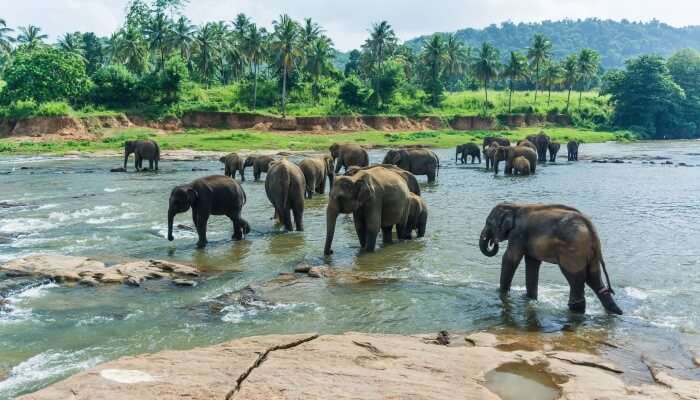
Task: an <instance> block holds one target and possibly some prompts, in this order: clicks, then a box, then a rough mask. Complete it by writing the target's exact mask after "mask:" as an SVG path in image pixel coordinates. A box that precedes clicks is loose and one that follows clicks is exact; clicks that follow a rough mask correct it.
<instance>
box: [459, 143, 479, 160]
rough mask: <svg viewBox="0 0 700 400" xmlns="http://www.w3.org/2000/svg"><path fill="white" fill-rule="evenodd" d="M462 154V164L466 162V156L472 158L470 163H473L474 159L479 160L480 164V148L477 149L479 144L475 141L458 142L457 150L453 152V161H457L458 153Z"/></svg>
mask: <svg viewBox="0 0 700 400" xmlns="http://www.w3.org/2000/svg"><path fill="white" fill-rule="evenodd" d="M460 154H461V155H462V157H461V158H460V160H461V161H462V164H466V163H467V156H471V158H472V164H474V160H477V159H478V160H479V164H481V150H480V149H479V146H478V145H477V144H476V143H466V144H460V145H458V146H457V152H456V153H455V163H456V162H457V158H458V157H459V155H460Z"/></svg>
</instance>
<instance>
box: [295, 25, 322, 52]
mask: <svg viewBox="0 0 700 400" xmlns="http://www.w3.org/2000/svg"><path fill="white" fill-rule="evenodd" d="M321 36H323V29H321V26H320V25H319V24H317V23H316V22H314V21H313V20H312V19H311V18H304V23H303V24H302V25H301V29H300V30H299V45H300V46H301V47H302V49H308V48H310V47H311V46H312V44H314V42H315V41H316V39H318V38H319V37H321Z"/></svg>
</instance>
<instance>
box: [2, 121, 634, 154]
mask: <svg viewBox="0 0 700 400" xmlns="http://www.w3.org/2000/svg"><path fill="white" fill-rule="evenodd" d="M540 130H542V128H522V129H517V130H511V131H501V132H499V131H469V132H464V131H452V130H439V131H421V132H380V131H366V132H356V133H336V134H330V135H324V134H312V133H279V132H258V131H253V130H219V131H212V130H188V131H186V132H184V133H172V134H168V135H156V134H155V133H154V131H153V130H150V129H147V128H129V129H124V130H121V131H119V132H118V133H117V134H116V135H112V136H109V137H105V138H102V139H99V140H96V141H86V140H85V141H76V140H71V141H48V142H30V141H27V142H25V141H17V140H15V139H11V138H7V139H0V154H37V153H52V154H65V153H68V152H75V151H79V152H96V151H101V150H120V149H121V148H122V145H123V143H124V141H125V140H129V139H146V138H153V139H155V140H157V141H158V143H159V144H160V146H161V148H162V149H164V150H175V149H192V150H199V151H207V150H208V151H222V152H223V151H238V150H262V149H268V150H324V149H327V148H328V146H330V145H331V144H332V143H334V142H353V143H358V144H362V145H367V146H384V147H398V146H406V145H425V146H431V147H436V148H449V147H454V146H456V145H457V144H461V143H466V142H469V141H472V140H474V141H477V142H479V143H481V140H482V139H483V137H484V136H489V135H500V136H506V137H508V138H510V139H511V141H515V140H518V139H520V138H523V137H525V136H527V135H530V134H534V133H537V132H539V131H540ZM544 130H545V132H546V133H547V134H548V135H550V136H551V137H553V138H554V139H555V140H557V141H560V142H562V143H565V142H567V141H568V140H572V139H576V140H581V141H583V142H586V143H593V142H603V141H608V140H630V139H631V138H632V137H631V136H629V134H628V133H625V132H609V131H592V130H585V129H576V128H557V127H553V128H544Z"/></svg>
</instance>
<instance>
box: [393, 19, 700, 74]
mask: <svg viewBox="0 0 700 400" xmlns="http://www.w3.org/2000/svg"><path fill="white" fill-rule="evenodd" d="M535 33H542V34H544V35H545V36H547V37H548V38H549V39H550V40H551V41H552V44H553V45H554V48H553V54H554V57H555V58H556V59H561V58H563V57H565V56H567V55H568V54H570V53H573V52H578V51H579V50H581V49H582V48H586V47H588V48H592V49H595V50H596V51H598V52H599V53H600V54H601V56H602V65H603V67H604V68H615V67H622V66H623V65H624V62H625V60H627V59H629V58H632V57H635V56H638V55H641V54H648V53H655V54H660V55H663V56H668V55H670V54H672V53H674V52H675V51H677V50H680V49H684V48H695V49H698V50H700V26H689V27H685V28H675V27H673V26H670V25H667V24H664V23H661V22H659V21H655V20H654V21H650V22H644V23H642V22H630V21H626V20H622V21H612V20H600V19H585V20H575V21H574V20H564V21H544V22H541V23H518V24H515V23H512V22H504V23H502V24H501V25H491V26H489V27H487V28H485V29H471V28H467V29H463V30H459V31H457V32H456V34H457V36H458V37H459V38H460V39H462V40H464V41H465V42H466V43H467V44H468V45H470V46H473V47H477V46H480V45H481V44H482V43H483V42H490V43H492V44H493V45H495V46H496V47H498V48H499V49H500V50H501V53H502V54H501V55H502V56H503V57H505V56H506V54H507V52H509V51H511V50H524V49H526V48H527V46H528V44H529V42H530V39H531V38H532V36H533V35H534V34H535ZM426 38H427V36H423V37H418V38H416V39H412V40H409V41H407V42H406V44H407V45H409V46H411V47H413V48H415V49H419V48H420V46H421V45H422V43H423V41H424V40H425V39H426Z"/></svg>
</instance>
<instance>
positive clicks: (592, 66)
mask: <svg viewBox="0 0 700 400" xmlns="http://www.w3.org/2000/svg"><path fill="white" fill-rule="evenodd" d="M599 65H600V55H599V54H598V52H596V51H595V50H592V49H583V50H581V52H580V53H579V55H578V58H577V60H576V72H577V73H578V78H579V91H578V108H581V98H582V97H583V89H584V87H585V85H586V84H587V83H588V82H590V80H591V79H592V78H593V77H594V76H595V74H596V73H597V72H598V66H599Z"/></svg>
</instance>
